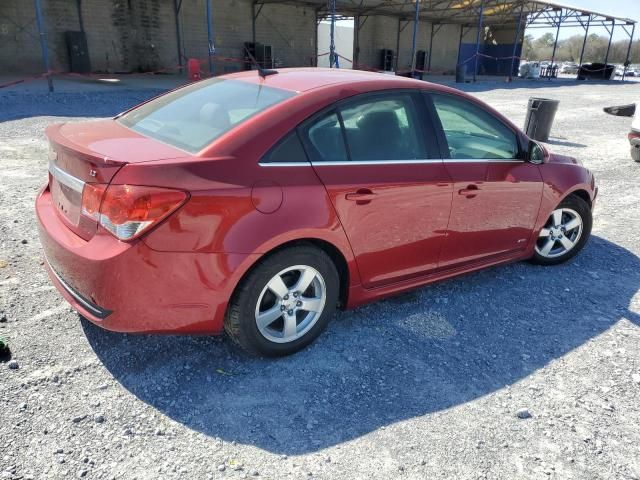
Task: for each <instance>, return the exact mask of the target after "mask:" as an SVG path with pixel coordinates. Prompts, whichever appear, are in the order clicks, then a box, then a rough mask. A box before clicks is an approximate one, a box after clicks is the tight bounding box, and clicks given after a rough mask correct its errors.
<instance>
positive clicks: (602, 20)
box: [255, 0, 635, 27]
mask: <svg viewBox="0 0 640 480" xmlns="http://www.w3.org/2000/svg"><path fill="white" fill-rule="evenodd" d="M255 3H256V4H269V3H281V4H289V5H302V6H308V7H311V8H314V9H315V10H316V11H317V12H318V15H319V16H320V17H325V16H326V17H328V16H330V14H331V6H330V3H332V2H327V1H326V0H255ZM335 3H336V7H335V8H336V10H337V11H338V12H339V13H340V15H343V16H354V17H355V16H363V15H364V16H366V15H383V16H391V17H399V18H402V19H407V20H409V19H412V18H413V17H414V14H415V11H416V2H415V0H407V1H401V0H336V2H335ZM483 4H484V5H483ZM482 5H483V22H482V23H483V25H487V26H489V25H502V26H508V27H515V26H516V25H517V23H518V19H519V18H520V11H521V10H522V13H523V15H524V16H525V18H528V24H529V25H531V26H537V25H544V26H545V27H549V26H553V27H555V26H557V22H558V19H559V18H562V26H563V27H564V26H572V25H573V26H583V24H584V23H585V22H586V20H587V18H589V19H590V21H591V25H606V26H610V25H611V24H612V22H613V23H614V24H615V25H633V24H635V21H634V20H632V19H629V18H621V17H613V16H611V15H607V14H605V13H599V12H594V11H591V10H586V9H583V8H578V7H572V6H569V5H563V4H560V3H555V2H549V1H546V0H484V1H483V0H421V1H420V8H419V18H420V20H422V21H424V20H426V21H430V22H432V23H435V24H461V25H471V24H475V23H477V21H478V15H479V13H480V8H481V6H482Z"/></svg>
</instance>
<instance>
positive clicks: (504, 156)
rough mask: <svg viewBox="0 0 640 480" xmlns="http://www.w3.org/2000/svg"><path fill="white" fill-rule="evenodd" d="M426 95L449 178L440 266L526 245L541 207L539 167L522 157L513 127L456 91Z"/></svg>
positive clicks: (451, 264)
mask: <svg viewBox="0 0 640 480" xmlns="http://www.w3.org/2000/svg"><path fill="white" fill-rule="evenodd" d="M430 97H431V99H432V100H433V106H434V107H435V111H436V112H437V117H438V119H439V121H440V123H441V126H442V130H441V132H442V133H443V135H442V136H441V141H442V142H443V143H445V144H446V147H447V148H446V149H445V151H444V152H443V156H444V157H445V160H444V164H445V167H446V169H447V172H448V173H449V175H450V177H451V179H452V180H453V200H452V205H451V218H450V220H449V225H448V228H447V240H446V241H445V243H444V246H443V249H442V254H441V256H440V267H441V268H447V267H454V266H457V265H462V264H465V263H473V262H475V261H479V260H481V259H489V258H490V257H499V256H507V255H510V254H517V252H519V251H521V250H524V249H525V248H526V247H527V243H528V241H529V239H530V238H531V234H532V230H533V228H534V223H535V221H536V218H537V215H538V210H539V208H540V200H541V196H542V178H541V175H540V171H539V169H538V167H537V166H536V165H533V164H531V163H528V162H525V161H523V160H521V158H523V156H522V153H521V152H520V148H519V144H518V140H517V135H516V132H515V131H514V130H513V129H512V128H511V127H510V126H509V125H507V124H505V123H504V122H503V121H502V120H500V119H499V118H497V117H496V116H495V115H493V114H492V113H490V112H489V111H487V110H485V109H484V108H483V107H481V106H480V105H478V104H476V103H475V102H471V101H469V100H467V99H465V98H463V97H461V96H458V95H454V94H431V95H430ZM447 157H448V158H447Z"/></svg>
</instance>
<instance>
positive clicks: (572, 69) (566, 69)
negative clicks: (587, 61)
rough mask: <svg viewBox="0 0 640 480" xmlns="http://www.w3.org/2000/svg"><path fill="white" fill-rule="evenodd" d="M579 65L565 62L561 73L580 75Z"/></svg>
mask: <svg viewBox="0 0 640 480" xmlns="http://www.w3.org/2000/svg"><path fill="white" fill-rule="evenodd" d="M578 68H579V66H578V64H577V63H573V62H565V63H563V64H562V66H561V67H560V73H566V74H575V73H578Z"/></svg>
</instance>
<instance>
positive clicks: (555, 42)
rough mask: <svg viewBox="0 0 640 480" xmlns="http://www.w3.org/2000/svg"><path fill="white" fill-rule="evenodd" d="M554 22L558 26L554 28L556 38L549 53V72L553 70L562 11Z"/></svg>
mask: <svg viewBox="0 0 640 480" xmlns="http://www.w3.org/2000/svg"><path fill="white" fill-rule="evenodd" d="M556 22H557V23H558V26H557V28H556V39H555V41H554V42H553V53H552V54H551V65H550V66H549V68H550V69H551V72H553V64H554V63H555V61H556V50H557V48H558V37H559V36H560V25H562V12H561V13H560V15H558V18H557V19H556ZM551 72H549V81H551Z"/></svg>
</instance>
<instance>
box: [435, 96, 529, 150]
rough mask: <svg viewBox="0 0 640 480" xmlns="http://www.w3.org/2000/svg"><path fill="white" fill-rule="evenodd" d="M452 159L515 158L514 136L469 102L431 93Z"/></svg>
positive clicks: (485, 112)
mask: <svg viewBox="0 0 640 480" xmlns="http://www.w3.org/2000/svg"><path fill="white" fill-rule="evenodd" d="M431 98H432V99H433V103H434V106H435V109H436V111H437V113H438V117H439V118H440V123H441V124H442V128H443V130H444V134H445V137H446V139H447V143H448V147H449V155H450V157H451V158H453V159H505V160H508V159H516V158H518V140H517V137H516V134H515V132H514V131H513V130H511V129H510V128H509V127H508V126H506V125H505V124H504V123H502V122H501V121H500V120H498V119H497V118H496V117H494V116H493V115H491V114H490V113H489V112H487V111H485V110H484V109H482V108H481V107H479V106H477V105H475V104H474V103H472V102H469V101H467V100H464V99H462V98H458V97H455V96H453V95H441V94H432V95H431Z"/></svg>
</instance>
